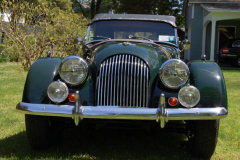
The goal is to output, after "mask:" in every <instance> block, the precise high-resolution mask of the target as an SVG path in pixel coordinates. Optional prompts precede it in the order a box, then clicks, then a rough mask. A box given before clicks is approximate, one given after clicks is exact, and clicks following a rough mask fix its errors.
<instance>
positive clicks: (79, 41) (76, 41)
mask: <svg viewBox="0 0 240 160" xmlns="http://www.w3.org/2000/svg"><path fill="white" fill-rule="evenodd" d="M74 43H75V44H79V46H81V45H82V44H83V40H82V38H81V37H77V38H75V39H74Z"/></svg>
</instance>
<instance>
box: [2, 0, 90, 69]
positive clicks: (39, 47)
mask: <svg viewBox="0 0 240 160" xmlns="http://www.w3.org/2000/svg"><path fill="white" fill-rule="evenodd" d="M1 7H2V8H3V11H5V10H7V9H11V17H9V21H10V23H6V22H1V21H0V30H2V31H3V33H4V34H5V38H4V40H3V42H4V43H3V48H4V49H3V51H2V52H3V53H4V54H5V55H9V57H10V59H11V60H12V61H18V62H22V65H23V68H24V69H25V70H28V69H29V67H30V66H31V65H32V63H33V62H34V61H35V60H36V59H38V58H39V57H43V56H46V55H45V52H46V51H48V50H50V51H51V52H52V56H58V57H66V56H68V55H80V54H81V53H82V51H81V50H80V49H79V47H78V46H77V45H76V44H75V43H74V39H75V38H76V37H84V36H85V34H86V33H85V31H86V28H87V23H88V22H89V20H88V19H86V18H84V17H83V16H82V14H79V13H78V14H77V13H74V12H73V10H69V9H68V10H62V9H61V8H60V7H57V6H56V5H52V3H50V2H48V1H34V3H32V2H31V3H30V2H27V1H19V2H18V3H12V2H8V1H7V0H3V1H2V5H1ZM23 22H24V23H23Z"/></svg>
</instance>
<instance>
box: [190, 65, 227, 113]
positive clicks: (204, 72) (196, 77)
mask: <svg viewBox="0 0 240 160" xmlns="http://www.w3.org/2000/svg"><path fill="white" fill-rule="evenodd" d="M188 66H189V69H190V84H191V85H194V86H195V87H197V88H198V90H199V92H200V97H201V99H200V102H199V107H201V108H208V107H225V108H226V109H227V106H228V102H227V90H226V86H225V81H224V77H223V74H222V71H221V69H220V68H219V66H218V65H217V64H216V63H215V62H211V61H191V62H189V63H188Z"/></svg>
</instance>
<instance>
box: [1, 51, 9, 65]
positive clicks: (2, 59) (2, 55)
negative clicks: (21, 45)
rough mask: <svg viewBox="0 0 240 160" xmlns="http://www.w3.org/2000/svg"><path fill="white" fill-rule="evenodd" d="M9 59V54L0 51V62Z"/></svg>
mask: <svg viewBox="0 0 240 160" xmlns="http://www.w3.org/2000/svg"><path fill="white" fill-rule="evenodd" d="M9 61H10V57H9V55H7V54H2V53H0V63H1V62H9Z"/></svg>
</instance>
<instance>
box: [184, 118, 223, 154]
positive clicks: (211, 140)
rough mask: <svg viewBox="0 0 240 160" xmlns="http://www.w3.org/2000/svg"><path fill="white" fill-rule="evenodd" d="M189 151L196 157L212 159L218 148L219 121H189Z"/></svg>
mask: <svg viewBox="0 0 240 160" xmlns="http://www.w3.org/2000/svg"><path fill="white" fill-rule="evenodd" d="M188 126H189V129H190V133H191V134H190V135H189V136H188V144H189V146H188V147H189V151H190V153H191V154H192V155H194V156H195V157H201V158H211V156H212V155H213V153H214V150H215V148H216V144H217V139H218V130H219V120H199V121H189V122H188Z"/></svg>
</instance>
